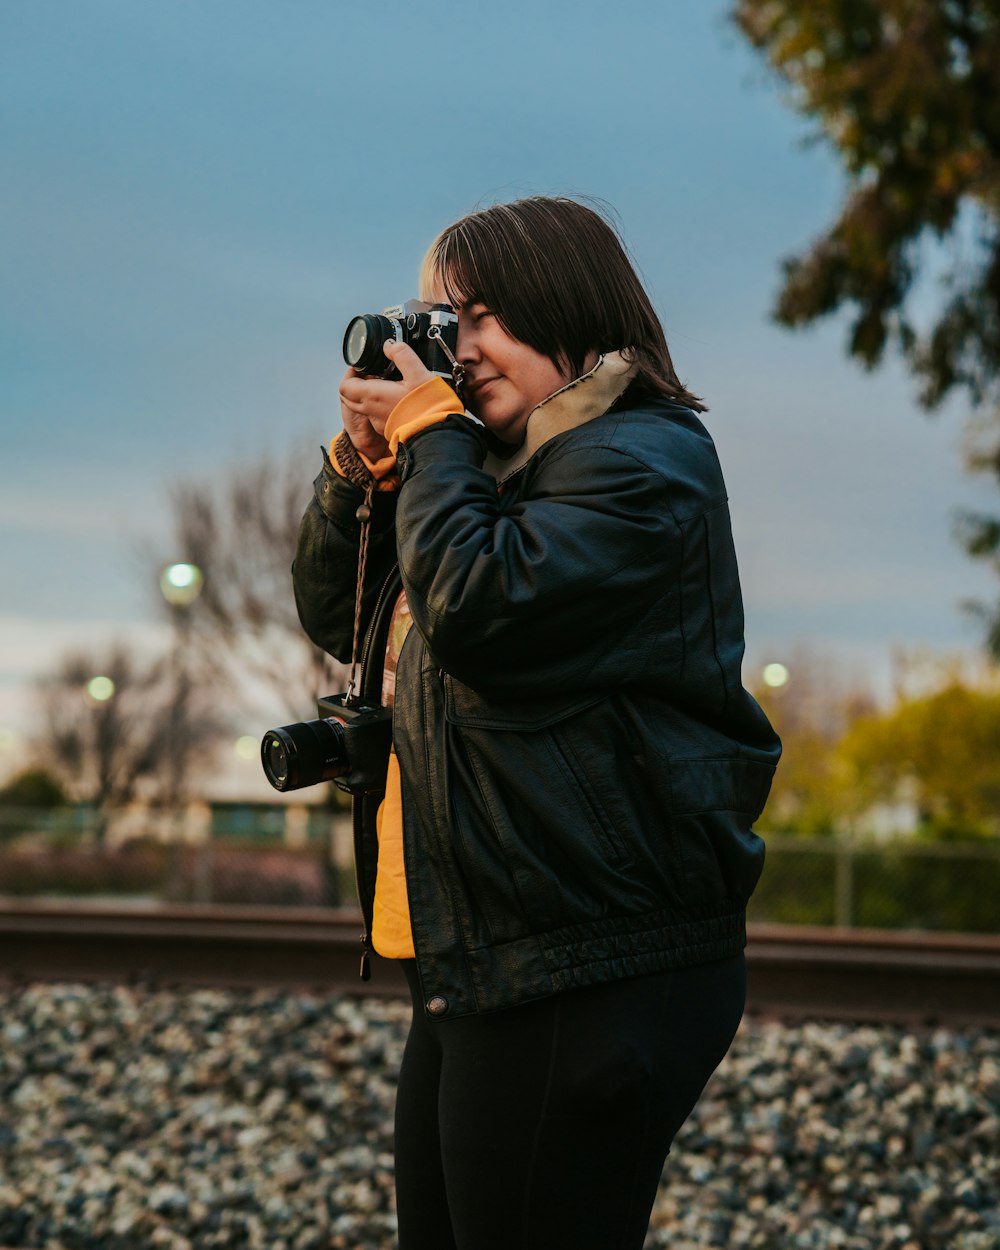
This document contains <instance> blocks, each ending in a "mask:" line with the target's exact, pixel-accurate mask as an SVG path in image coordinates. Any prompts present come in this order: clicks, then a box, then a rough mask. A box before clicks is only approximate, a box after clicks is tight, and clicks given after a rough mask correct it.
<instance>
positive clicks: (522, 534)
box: [294, 401, 780, 1018]
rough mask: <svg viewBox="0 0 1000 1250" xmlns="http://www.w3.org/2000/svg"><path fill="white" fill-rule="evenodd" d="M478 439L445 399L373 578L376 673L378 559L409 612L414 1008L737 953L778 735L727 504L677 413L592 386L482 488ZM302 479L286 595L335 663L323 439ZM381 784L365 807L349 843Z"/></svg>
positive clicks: (353, 500) (339, 613) (386, 497)
mask: <svg viewBox="0 0 1000 1250" xmlns="http://www.w3.org/2000/svg"><path fill="white" fill-rule="evenodd" d="M484 455H485V444H484V439H483V434H482V431H481V430H480V429H479V428H478V427H477V426H476V425H475V424H474V423H473V422H471V421H469V420H468V419H467V418H466V417H462V416H454V417H448V418H447V419H446V420H445V421H444V422H442V423H441V424H440V425H436V426H432V427H431V428H429V429H427V430H425V431H424V432H422V433H420V434H418V435H416V436H415V437H413V438H412V439H411V440H410V441H409V442H408V443H407V444H405V445H403V446H401V447H400V452H399V457H398V462H399V468H400V473H401V477H402V486H401V489H400V491H399V492H398V496H397V495H396V494H392V493H378V494H376V495H375V497H374V516H373V520H372V532H371V540H370V548H369V557H368V570H369V571H368V576H367V577H366V579H365V580H366V588H365V597H364V613H363V616H364V623H365V625H366V628H367V631H368V646H367V654H366V673H365V687H366V689H367V690H368V691H369V692H377V690H378V685H379V680H380V676H379V674H380V667H381V662H382V659H383V657H384V635H385V630H386V628H387V617H388V614H389V612H390V611H391V608H392V606H393V602H394V599H395V595H394V593H393V586H392V585H391V583H387V579H390V578H391V575H392V572H393V569H394V567H395V565H396V563H397V560H398V565H399V571H400V573H401V576H402V583H403V584H404V585H405V587H406V591H407V598H408V601H409V607H410V611H411V612H412V615H413V620H414V626H415V627H414V628H413V629H411V630H410V632H409V635H408V636H407V639H406V642H405V644H404V646H403V650H402V654H401V656H400V659H399V665H398V669H397V674H396V699H395V709H394V714H393V715H394V721H393V739H394V743H395V749H396V753H397V755H398V758H399V764H400V772H401V779H402V798H403V828H404V835H403V836H404V853H405V864H406V880H407V890H408V895H409V903H410V916H411V924H412V929H413V938H414V947H415V951H416V958H417V965H418V968H419V973H420V979H421V984H422V987H423V991H424V1001H425V1005H426V1006H425V1009H426V1010H427V1012H428V1014H429V1015H430V1017H431V1018H451V1017H455V1016H460V1015H463V1014H466V1013H470V1012H477V1011H489V1010H494V1009H497V1008H501V1007H507V1006H511V1005H514V1004H516V1003H520V1002H523V1001H526V1000H528V999H532V998H537V997H540V996H543V995H546V994H550V993H553V992H555V991H559V990H562V989H566V988H568V987H572V986H583V985H588V984H593V983H597V982H601V981H606V980H611V979H615V978H619V977H627V976H633V975H637V974H642V973H647V972H653V971H660V970H663V969H667V968H671V967H675V966H680V965H686V964H696V963H702V962H708V961H710V960H714V959H721V958H724V957H726V956H729V955H732V954H735V953H737V952H738V951H739V950H741V949H742V948H743V946H744V944H745V940H746V939H745V923H744V909H745V905H746V901H747V899H748V898H749V896H750V894H751V892H752V890H753V888H754V886H755V884H756V882H757V879H758V877H759V875H760V871H761V868H762V865H763V859H764V847H763V843H762V841H761V839H760V838H759V837H758V836H757V835H756V834H755V833H753V832H752V831H751V825H752V823H753V821H754V820H755V819H756V818H757V817H758V816H759V814H760V812H761V809H762V808H763V806H764V801H765V799H766V797H767V793H768V790H769V787H770V783H771V777H772V775H773V771H774V766H775V764H776V762H777V759H778V755H779V753H780V744H779V742H778V739H777V737H776V735H775V734H774V732H773V730H772V729H771V727H770V725H769V723H768V721H767V719H766V717H765V716H764V714H763V712H762V711H761V709H760V708H759V707H758V705H757V704H756V702H755V701H754V700H753V699H752V698H751V696H750V695H749V694H748V693H747V692H746V691H745V690H744V688H743V686H742V682H741V677H740V665H741V660H742V656H743V609H742V602H741V597H740V589H739V581H738V576H737V569H736V558H735V553H734V549H733V542H732V535H731V530H730V521H729V510H728V505H727V501H726V493H725V487H724V484H723V480H722V474H721V471H720V468H719V464H718V459H717V457H716V454H715V449H714V446H713V444H712V441H711V439H710V438H709V436H708V434H707V432H706V431H705V429H704V427H703V426H702V424H701V422H700V421H699V420H698V418H697V417H696V416H695V414H694V413H693V412H691V411H690V410H689V409H686V408H682V407H680V406H678V405H674V404H670V403H668V402H666V401H650V402H644V403H643V404H642V406H639V407H632V408H629V407H627V406H626V407H625V409H624V410H622V411H614V410H612V411H611V412H608V413H606V414H605V415H604V416H601V417H598V418H596V419H594V420H591V421H589V422H588V423H587V424H585V425H582V426H580V427H579V428H576V429H572V430H569V431H568V432H564V433H562V434H560V435H558V436H557V437H554V438H552V439H550V441H548V442H546V443H545V444H544V445H543V446H542V447H541V448H540V450H538V451H537V452H536V453H535V454H534V456H533V457H532V458H531V459H530V460H529V461H528V463H527V465H526V466H525V467H524V468H523V469H521V470H520V471H519V472H517V473H516V474H515V475H514V476H512V477H511V478H510V479H509V480H507V481H505V482H503V483H502V485H501V487H500V489H499V491H498V489H497V483H496V480H495V479H494V478H493V477H492V476H491V475H490V474H488V473H487V472H485V471H484V469H483V468H482V465H483V461H484ZM315 487H316V489H315V497H314V499H313V500H312V502H311V503H310V505H309V508H308V510H307V512H306V515H305V517H304V519H303V523H302V530H301V535H300V541H299V547H298V552H297V556H296V562H295V567H294V583H295V591H296V601H297V604H298V608H299V614H300V617H301V620H302V623H303V625H304V627H305V629H306V631H307V633H308V634H309V636H310V637H311V638H312V639H313V640H314V641H315V642H316V643H317V644H318V645H319V646H321V647H323V648H325V649H326V650H327V651H329V652H330V653H331V654H333V655H334V656H336V657H338V658H340V659H343V660H346V659H348V658H349V655H350V649H351V634H352V626H353V618H354V586H355V579H356V570H357V542H358V533H359V523H358V521H357V519H356V515H355V513H356V510H357V507H358V505H359V503H360V502H361V492H360V491H359V490H358V489H357V488H356V487H354V486H352V485H351V484H350V483H348V482H347V481H345V480H344V479H343V478H341V477H340V476H339V475H338V474H337V473H336V472H335V471H334V470H333V468H332V467H331V466H330V464H329V462H327V464H326V465H325V466H324V468H323V471H322V472H321V474H320V476H319V477H318V478H317V479H316V484H315ZM376 805H377V804H376V803H375V802H372V801H368V800H366V801H365V805H364V807H363V808H362V810H361V812H360V815H361V823H362V826H363V828H364V829H365V830H366V831H367V832H366V834H365V837H366V839H368V840H369V841H370V839H372V838H373V837H374V829H373V826H374V810H375V806H376ZM363 850H364V851H365V855H364V863H363V865H362V872H361V874H360V882H359V886H360V891H361V895H362V904H363V907H364V908H365V910H366V912H369V911H370V901H371V894H372V893H373V887H374V880H373V864H374V854H373V853H372V851H371V847H370V845H369V846H368V847H367V848H363Z"/></svg>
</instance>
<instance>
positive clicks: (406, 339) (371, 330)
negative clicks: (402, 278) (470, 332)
mask: <svg viewBox="0 0 1000 1250" xmlns="http://www.w3.org/2000/svg"><path fill="white" fill-rule="evenodd" d="M391 339H395V340H396V342H397V343H407V344H409V346H410V347H412V348H413V350H414V351H415V352H416V353H417V355H418V356H419V357H420V359H421V360H422V361H423V362H424V364H425V365H426V366H427V368H428V369H430V371H431V373H437V374H439V375H440V376H441V377H443V378H444V380H445V381H446V382H450V383H452V384H454V382H455V371H454V365H455V363H456V362H455V351H456V348H457V347H458V314H457V313H456V312H455V310H454V308H452V306H451V305H450V304H425V303H423V301H422V300H418V299H411V300H407V301H406V303H405V304H396V305H394V306H393V307H392V308H384V309H383V310H382V311H381V312H380V313H364V314H363V315H362V316H360V317H352V318H351V320H350V321H349V322H348V324H347V329H346V331H345V332H344V360H345V361H346V362H347V363H348V364H349V365H350V366H351V368H352V369H355V370H357V372H358V373H360V374H363V375H364V376H365V377H371V378H388V379H392V380H395V379H398V378H399V376H400V373H399V370H398V369H397V368H396V366H395V365H394V364H393V363H392V362H391V361H390V360H389V358H388V356H386V354H385V352H383V350H382V348H383V346H384V345H385V344H386V343H388V342H389V341H390V340H391Z"/></svg>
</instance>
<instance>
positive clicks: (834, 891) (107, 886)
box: [0, 803, 1000, 933]
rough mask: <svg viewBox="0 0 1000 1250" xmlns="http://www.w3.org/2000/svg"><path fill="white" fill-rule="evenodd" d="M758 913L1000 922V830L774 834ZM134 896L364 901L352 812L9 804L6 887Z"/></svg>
mask: <svg viewBox="0 0 1000 1250" xmlns="http://www.w3.org/2000/svg"><path fill="white" fill-rule="evenodd" d="M766 842H767V865H766V868H765V870H764V875H763V877H762V878H761V882H760V885H759V886H758V888H757V891H756V893H755V894H754V897H753V899H752V900H751V903H750V909H749V917H750V919H751V920H758V921H771V922H775V923H784V924H818V925H843V926H846V927H863V928H868V927H871V928H888V929H929V930H952V931H957V932H969V933H991V932H996V931H997V929H998V928H1000V926H998V923H997V916H998V908H997V901H996V900H997V899H998V898H1000V839H996V840H990V841H986V840H983V841H979V842H971V843H969V842H927V841H923V840H921V839H917V838H913V837H906V838H896V839H891V840H883V841H870V840H869V841H860V840H847V839H831V838H800V837H788V836H771V837H767V838H766ZM3 896H6V897H8V898H11V897H13V898H22V899H25V898H36V899H37V898H90V899H101V900H106V901H108V902H115V901H117V902H122V903H130V904H132V905H143V904H147V905H156V904H157V903H180V902H198V903H217V904H225V903H231V904H258V905H260V904H265V905H266V904H273V905H281V906H312V907H327V906H340V905H348V906H349V905H352V904H353V903H354V902H355V891H354V877H353V848H352V837H351V822H350V815H349V814H348V813H347V812H344V811H331V810H330V809H328V808H325V807H317V806H313V807H305V806H278V805H273V804H272V805H263V804H245V803H226V804H214V805H212V806H209V805H207V804H197V805H192V806H191V807H189V808H187V809H185V810H184V811H183V812H169V811H154V810H148V809H140V808H136V809H133V810H128V811H123V812H120V813H118V814H117V815H116V817H115V819H113V820H111V821H103V820H102V819H101V818H100V817H99V816H98V815H97V814H96V813H95V812H93V811H91V810H88V809H86V808H64V809H57V810H53V811H38V810H31V809H23V810H20V811H18V810H15V809H11V808H0V899H2V897H3Z"/></svg>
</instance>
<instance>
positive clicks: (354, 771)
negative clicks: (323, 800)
mask: <svg viewBox="0 0 1000 1250" xmlns="http://www.w3.org/2000/svg"><path fill="white" fill-rule="evenodd" d="M316 706H317V710H318V711H319V715H320V719H319V720H306V721H299V722H298V723H297V724H295V725H283V726H282V727H281V728H280V729H269V730H268V731H267V733H266V734H265V735H264V737H263V739H262V741H261V744H260V761H261V763H262V764H263V766H264V775H265V776H266V777H267V779H268V781H269V782H270V783H271V785H272V786H274V788H275V790H301V789H302V788H303V787H304V786H314V785H317V784H318V783H319V782H321V781H332V782H333V783H334V785H337V786H339V787H340V789H341V790H346V791H347V792H348V794H370V793H373V792H376V791H379V790H383V789H384V788H385V775H386V769H387V767H388V763H389V748H390V746H391V745H392V712H391V711H390V710H389V709H388V708H385V707H381V706H380V705H379V704H377V703H365V702H364V701H362V700H361V699H357V698H354V697H350V698H348V696H347V695H344V694H332V695H326V696H325V697H324V698H322V699H318V700H317V701H316Z"/></svg>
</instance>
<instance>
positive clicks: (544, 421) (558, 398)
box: [483, 352, 639, 482]
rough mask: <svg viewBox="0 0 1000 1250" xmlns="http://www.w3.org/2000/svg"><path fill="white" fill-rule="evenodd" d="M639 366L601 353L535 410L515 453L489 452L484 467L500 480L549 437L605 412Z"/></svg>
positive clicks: (529, 456)
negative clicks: (589, 368) (590, 365)
mask: <svg viewBox="0 0 1000 1250" xmlns="http://www.w3.org/2000/svg"><path fill="white" fill-rule="evenodd" d="M638 368H639V366H638V365H637V364H635V363H634V362H632V361H629V360H627V359H626V358H625V356H623V355H622V353H621V352H608V353H607V354H606V355H604V356H599V357H598V359H597V364H596V365H594V367H593V369H591V370H589V372H587V373H581V374H580V376H579V377H578V378H575V379H574V380H573V381H572V382H568V383H567V384H566V385H565V386H563V387H560V389H559V390H558V391H554V392H553V393H552V394H551V395H550V396H549V397H548V399H543V400H542V402H541V403H540V404H539V405H538V407H537V408H535V409H534V410H533V411H532V413H531V416H530V417H529V418H528V424H527V426H526V428H525V435H524V442H523V443H522V444H521V445H520V447H517V448H515V450H514V452H513V454H512V455H510V456H507V457H503V456H498V455H496V454H495V453H494V452H490V453H489V454H488V455H487V457H486V462H485V464H484V465H483V468H484V469H486V471H487V472H488V473H492V474H493V476H494V477H495V478H496V479H497V481H498V482H502V481H503V480H504V478H508V477H510V475H511V474H512V473H516V472H517V471H518V469H522V468H523V467H524V466H525V465H526V464H527V463H528V461H529V460H530V459H531V457H532V456H533V455H534V454H535V452H536V451H538V449H539V448H540V447H541V446H542V445H543V444H545V443H547V442H548V441H549V439H550V438H555V436H556V435H557V434H563V433H565V432H566V430H575V429H576V427H577V426H579V425H584V424H585V423H586V422H588V421H593V419H594V418H595V417H600V416H603V415H604V413H606V412H607V410H608V409H609V408H610V407H611V405H612V404H613V403H614V402H615V400H616V399H617V398H618V397H619V395H621V394H622V392H623V391H624V390H625V388H626V387H627V386H628V384H629V382H631V381H632V379H633V378H634V377H635V375H636V373H637V372H638Z"/></svg>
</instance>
